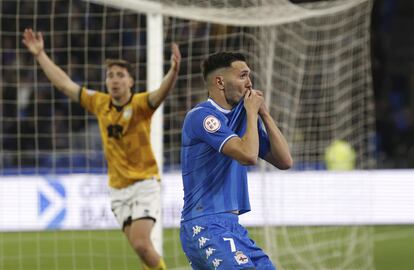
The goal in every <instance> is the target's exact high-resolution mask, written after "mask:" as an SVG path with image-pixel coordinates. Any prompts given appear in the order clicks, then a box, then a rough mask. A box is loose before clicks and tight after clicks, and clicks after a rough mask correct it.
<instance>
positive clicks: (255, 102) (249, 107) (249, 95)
mask: <svg viewBox="0 0 414 270" xmlns="http://www.w3.org/2000/svg"><path fill="white" fill-rule="evenodd" d="M259 92H260V91H257V90H248V91H247V92H246V95H245V96H244V108H245V109H246V111H247V112H251V113H258V112H259V110H260V108H261V107H262V105H263V103H264V99H263V94H261V93H259Z"/></svg>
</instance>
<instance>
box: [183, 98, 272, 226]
mask: <svg viewBox="0 0 414 270" xmlns="http://www.w3.org/2000/svg"><path fill="white" fill-rule="evenodd" d="M246 120H247V116H246V111H245V109H244V103H243V101H242V102H239V104H238V105H237V106H235V107H234V108H233V109H232V110H226V109H223V108H221V107H220V106H219V105H218V104H217V103H215V102H214V101H213V100H212V99H208V100H207V101H206V102H203V103H200V104H198V105H197V106H196V107H194V109H192V110H191V111H189V112H188V113H187V115H186V117H185V120H184V124H183V132H182V147H181V164H182V177H183V186H184V208H183V211H182V220H183V221H185V220H190V219H193V218H196V217H200V216H205V215H211V214H216V213H223V212H228V211H233V210H238V211H239V213H240V214H242V213H245V212H248V211H250V202H249V193H248V186H247V167H246V166H243V165H241V164H240V163H239V162H238V161H236V160H234V159H232V158H230V157H229V156H226V155H224V154H222V149H223V146H224V144H225V143H226V142H227V141H228V140H229V139H231V138H232V137H235V136H238V137H242V136H243V135H244V133H245V131H246V127H247V122H246ZM258 125H259V140H260V149H259V156H260V157H261V158H263V157H264V156H265V155H266V153H267V152H268V151H269V149H270V143H269V138H268V136H267V133H266V131H265V129H264V128H263V124H262V123H261V122H260V121H259V123H258Z"/></svg>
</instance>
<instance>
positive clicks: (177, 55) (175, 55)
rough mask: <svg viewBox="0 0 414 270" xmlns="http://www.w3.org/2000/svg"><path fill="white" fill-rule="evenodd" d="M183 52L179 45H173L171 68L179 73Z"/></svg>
mask: <svg viewBox="0 0 414 270" xmlns="http://www.w3.org/2000/svg"><path fill="white" fill-rule="evenodd" d="M180 62H181V52H180V49H179V48H178V45H177V43H172V44H171V68H172V69H173V70H175V71H176V72H178V71H179V70H180Z"/></svg>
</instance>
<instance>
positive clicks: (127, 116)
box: [122, 107, 132, 120]
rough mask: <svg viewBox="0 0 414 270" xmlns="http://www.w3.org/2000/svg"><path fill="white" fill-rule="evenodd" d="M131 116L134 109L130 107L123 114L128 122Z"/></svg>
mask: <svg viewBox="0 0 414 270" xmlns="http://www.w3.org/2000/svg"><path fill="white" fill-rule="evenodd" d="M131 115H132V108H131V107H128V108H126V109H125V111H124V113H123V114H122V117H123V118H124V119H125V120H128V119H129V118H131Z"/></svg>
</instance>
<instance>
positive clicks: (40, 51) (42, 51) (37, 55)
mask: <svg viewBox="0 0 414 270" xmlns="http://www.w3.org/2000/svg"><path fill="white" fill-rule="evenodd" d="M42 53H44V49H40V50H39V51H38V52H36V53H33V55H34V57H35V58H36V59H37V58H39V56H40V55H41V54H42Z"/></svg>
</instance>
